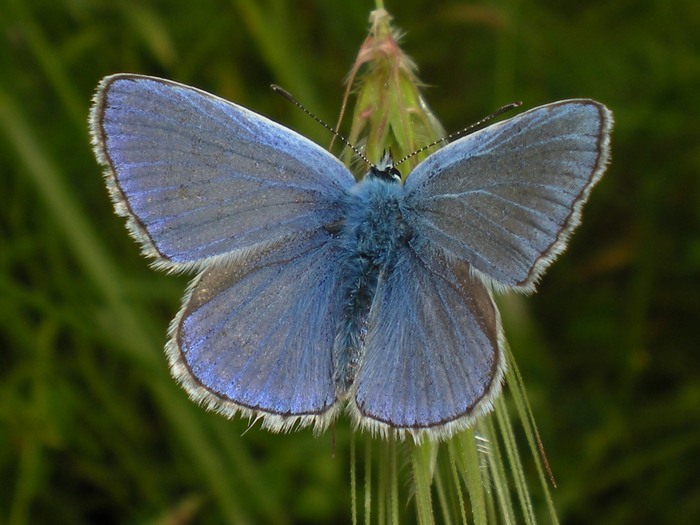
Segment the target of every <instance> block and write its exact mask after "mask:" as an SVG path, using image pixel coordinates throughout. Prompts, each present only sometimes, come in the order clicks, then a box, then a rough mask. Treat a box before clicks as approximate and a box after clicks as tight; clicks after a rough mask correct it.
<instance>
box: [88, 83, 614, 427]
mask: <svg viewBox="0 0 700 525" xmlns="http://www.w3.org/2000/svg"><path fill="white" fill-rule="evenodd" d="M612 123H613V119H612V114H611V112H610V111H609V110H608V109H607V108H606V107H605V106H603V105H602V104H600V103H598V102H595V101H593V100H588V99H577V100H564V101H560V102H554V103H551V104H547V105H544V106H541V107H537V108H535V109H532V110H529V111H526V112H524V113H521V114H519V115H517V116H515V117H513V118H510V119H508V120H504V121H501V122H498V123H495V124H492V125H490V126H488V127H486V128H484V129H481V130H480V131H476V132H474V133H471V134H469V135H467V136H465V137H462V138H460V139H458V140H455V141H454V142H452V143H450V144H448V145H447V146H445V147H443V148H441V149H440V150H438V151H437V152H435V153H432V154H431V155H429V156H428V157H427V158H426V159H425V160H424V161H423V162H421V163H420V164H419V165H418V166H417V167H416V168H415V169H414V170H413V171H412V172H411V173H409V174H408V176H407V177H406V179H405V182H402V179H401V176H400V173H399V171H398V169H397V168H396V167H395V166H394V164H393V161H392V159H391V157H390V156H389V155H385V156H384V157H383V158H382V159H381V160H380V162H378V163H377V165H375V166H372V167H371V168H370V169H369V171H368V173H367V174H366V176H365V177H364V178H362V180H360V181H359V182H357V181H356V180H355V178H354V177H353V175H352V174H351V172H350V171H349V170H348V168H346V167H345V166H344V165H343V164H342V163H341V162H340V161H339V160H338V159H337V158H335V157H334V156H333V155H331V154H330V153H329V152H327V151H326V150H324V149H322V148H321V147H319V146H318V145H316V144H314V143H313V142H311V141H310V140H308V139H306V138H304V137H303V136H301V135H299V134H297V133H295V132H294V131H292V130H290V129H288V128H286V127H283V126H281V125H279V124H277V123H274V122H272V121H270V120H268V119H267V118H265V117H263V116H261V115H258V114H256V113H254V112H252V111H249V110H248V109H245V108H243V107H240V106H238V105H236V104H233V103H231V102H228V101H226V100H223V99H221V98H218V97H216V96H214V95H211V94H209V93H206V92H204V91H201V90H199V89H196V88H193V87H189V86H185V85H182V84H178V83H175V82H172V81H169V80H163V79H159V78H155V77H147V76H140V75H133V74H118V75H113V76H109V77H106V78H104V79H103V80H102V82H101V83H100V84H99V87H98V90H97V93H96V95H95V96H94V100H93V106H92V109H91V113H90V130H91V134H92V143H93V147H94V151H95V154H96V157H97V159H98V161H99V162H100V163H101V164H102V165H103V166H104V167H105V180H106V184H107V187H108V189H109V193H110V195H111V198H112V201H113V204H114V207H115V210H116V213H117V214H118V215H120V216H123V217H125V218H126V222H127V227H128V229H129V231H130V233H131V235H132V236H133V237H134V238H135V239H136V241H138V243H139V244H140V245H141V249H142V252H143V254H144V255H146V256H147V257H150V258H152V259H153V261H154V262H153V265H154V266H155V267H156V268H160V269H165V270H169V271H176V272H181V271H187V272H189V271H194V272H197V275H196V277H195V278H194V280H193V281H192V283H191V284H190V286H189V288H188V290H187V292H186V294H185V297H184V299H183V302H182V307H181V309H180V311H179V312H178V314H177V315H176V316H175V318H174V320H173V321H172V323H171V325H170V329H169V339H168V342H167V344H166V353H167V356H168V359H169V362H170V367H171V371H172V374H173V376H174V377H175V378H176V379H177V381H178V382H179V383H180V384H181V385H182V386H183V387H184V389H185V390H186V391H187V393H188V394H189V395H190V397H191V398H192V399H194V400H195V401H197V402H200V403H202V404H203V405H205V406H206V407H207V408H209V409H212V410H215V411H217V412H220V413H222V414H224V415H225V416H228V417H231V416H233V415H234V414H237V413H239V414H241V415H243V416H247V417H249V418H254V419H259V420H261V421H262V423H261V424H262V426H263V427H265V428H268V429H271V430H273V431H284V430H290V429H293V428H300V427H304V426H313V427H314V429H315V430H316V431H322V430H323V429H325V428H327V427H328V425H329V424H330V423H331V422H332V421H333V420H334V419H335V418H336V417H337V415H338V414H339V413H340V412H341V411H342V410H344V409H346V410H347V411H348V412H349V414H350V416H351V418H352V419H353V421H354V423H355V425H356V426H357V427H359V428H362V429H367V430H369V431H371V432H372V433H375V434H379V435H389V434H391V435H395V436H398V437H399V438H402V437H405V436H406V435H411V436H413V438H414V439H417V440H419V439H421V438H423V437H427V438H428V439H444V438H447V437H449V436H451V435H452V434H454V433H455V432H457V431H459V430H461V429H464V428H466V427H468V426H470V425H472V424H473V423H474V421H475V420H476V419H477V418H479V417H480V416H482V415H484V414H486V413H488V412H489V411H490V410H491V409H492V407H493V402H494V400H495V399H496V398H497V396H498V395H499V393H500V389H501V383H502V381H503V376H504V371H505V367H506V360H505V354H504V347H505V339H504V336H503V333H502V328H501V321H500V316H499V313H498V310H497V308H496V306H495V303H494V300H493V297H492V290H496V291H504V290H518V291H523V292H530V291H533V290H534V287H535V284H536V282H537V281H538V279H539V278H540V277H541V276H542V274H543V272H544V271H545V269H546V268H547V267H548V266H549V265H550V264H551V263H552V261H553V260H554V259H555V258H556V256H557V255H558V254H559V253H560V252H562V251H563V250H564V248H565V247H566V243H567V240H568V238H569V236H570V235H571V233H572V231H573V230H574V228H576V226H577V225H578V224H579V222H580V216H581V208H582V206H583V204H584V203H585V202H586V200H587V199H588V196H589V194H590V191H591V188H592V187H593V186H594V185H595V184H596V183H597V182H598V181H599V180H600V178H601V176H602V175H603V172H604V171H605V169H606V166H607V164H608V161H609V143H610V133H611V128H612Z"/></svg>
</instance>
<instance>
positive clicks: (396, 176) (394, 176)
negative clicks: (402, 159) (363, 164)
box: [367, 166, 401, 182]
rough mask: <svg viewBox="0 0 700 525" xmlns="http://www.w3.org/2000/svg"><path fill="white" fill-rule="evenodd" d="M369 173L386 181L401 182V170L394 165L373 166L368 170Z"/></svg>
mask: <svg viewBox="0 0 700 525" xmlns="http://www.w3.org/2000/svg"><path fill="white" fill-rule="evenodd" d="M367 175H368V176H370V177H375V178H377V179H381V180H383V181H385V182H401V172H400V171H399V170H398V169H396V168H394V167H393V166H388V167H386V168H383V167H381V166H372V167H371V168H370V169H369V171H368V172H367Z"/></svg>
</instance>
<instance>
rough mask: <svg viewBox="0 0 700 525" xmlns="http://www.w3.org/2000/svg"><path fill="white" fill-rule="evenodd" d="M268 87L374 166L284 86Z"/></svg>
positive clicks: (369, 164) (272, 85) (372, 165)
mask: <svg viewBox="0 0 700 525" xmlns="http://www.w3.org/2000/svg"><path fill="white" fill-rule="evenodd" d="M270 88H272V91H274V92H275V93H277V94H279V95H282V96H283V97H284V98H286V99H287V100H289V101H290V102H291V103H292V104H294V105H295V106H296V107H298V108H299V109H300V110H302V111H303V112H304V113H306V114H307V115H308V116H310V117H311V118H312V119H314V120H315V121H316V122H318V123H319V124H321V126H323V127H324V128H326V129H327V130H328V131H330V132H331V133H332V134H333V136H334V137H337V138H338V139H340V141H341V142H343V144H345V145H346V146H347V147H348V148H350V149H351V150H352V151H354V152H355V155H357V156H358V157H360V158H361V159H362V160H363V161H365V163H366V164H367V165H368V166H371V167H375V166H374V164H372V163H371V162H370V161H369V160H368V159H367V157H365V156H364V155H363V154H362V152H361V151H360V150H358V149H357V148H356V147H355V146H353V145H352V144H351V143H350V141H349V140H348V139H346V138H345V137H343V136H342V135H341V134H340V133H338V131H337V130H336V129H335V128H332V127H331V126H329V125H328V124H326V123H325V122H323V121H322V120H321V119H320V118H318V117H317V116H316V115H314V114H313V113H311V111H309V110H308V109H306V108H305V107H304V106H303V105H302V104H301V102H299V101H297V99H295V98H294V97H293V96H292V94H291V93H290V92H289V91H287V90H286V89H284V88H281V87H279V86H278V85H277V84H270Z"/></svg>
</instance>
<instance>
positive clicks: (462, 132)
mask: <svg viewBox="0 0 700 525" xmlns="http://www.w3.org/2000/svg"><path fill="white" fill-rule="evenodd" d="M522 104H523V103H522V102H511V103H510V104H506V105H505V106H502V107H500V108H498V109H497V110H496V111H494V112H493V113H491V114H490V115H488V116H486V117H484V118H482V119H481V120H479V121H478V122H475V123H474V124H471V125H470V126H467V127H466V128H464V129H460V130H459V131H455V132H454V133H450V134H449V135H447V136H446V137H443V138H441V139H438V140H436V141H435V142H431V143H430V144H427V145H425V146H423V147H422V148H419V149H417V150H416V151H414V152H413V153H411V154H409V155H406V156H405V157H404V158H402V159H401V160H398V161H396V162H394V166H398V165H399V164H401V163H402V162H406V161H407V160H408V159H410V158H411V157H415V156H416V155H418V154H419V153H422V152H424V151H425V150H427V149H430V148H432V147H433V146H437V145H438V144H440V143H441V142H449V141H450V140H452V139H455V138H457V137H461V136H462V135H466V134H467V133H470V132H472V131H474V130H475V129H476V128H480V127H481V126H483V125H484V124H486V123H487V122H488V121H489V120H492V119H494V118H496V117H498V116H499V115H502V114H503V113H505V112H506V111H510V110H511V109H514V108H517V107H518V106H521V105H522Z"/></svg>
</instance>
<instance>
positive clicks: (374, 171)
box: [367, 150, 401, 182]
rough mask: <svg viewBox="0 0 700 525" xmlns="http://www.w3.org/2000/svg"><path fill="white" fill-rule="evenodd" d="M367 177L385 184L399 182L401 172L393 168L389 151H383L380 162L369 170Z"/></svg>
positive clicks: (392, 160)
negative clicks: (382, 181) (374, 178)
mask: <svg viewBox="0 0 700 525" xmlns="http://www.w3.org/2000/svg"><path fill="white" fill-rule="evenodd" d="M367 175H368V176H369V177H376V178H378V179H381V180H384V181H386V182H401V172H400V171H399V170H398V169H396V168H395V167H394V159H393V157H392V156H391V150H389V151H386V150H384V153H383V154H382V158H381V159H380V161H379V162H378V163H377V164H376V166H372V167H371V168H370V169H369V172H367Z"/></svg>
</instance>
